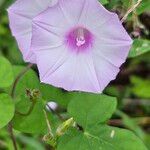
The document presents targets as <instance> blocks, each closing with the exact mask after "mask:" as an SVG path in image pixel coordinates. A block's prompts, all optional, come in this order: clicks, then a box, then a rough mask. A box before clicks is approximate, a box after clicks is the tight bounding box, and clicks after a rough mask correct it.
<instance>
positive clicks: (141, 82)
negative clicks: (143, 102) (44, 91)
mask: <svg viewBox="0 0 150 150" xmlns="http://www.w3.org/2000/svg"><path fill="white" fill-rule="evenodd" d="M131 83H132V84H133V87H132V92H133V93H134V95H136V96H138V97H140V98H147V99H149V98H150V80H148V79H142V78H139V77H136V76H133V77H131Z"/></svg>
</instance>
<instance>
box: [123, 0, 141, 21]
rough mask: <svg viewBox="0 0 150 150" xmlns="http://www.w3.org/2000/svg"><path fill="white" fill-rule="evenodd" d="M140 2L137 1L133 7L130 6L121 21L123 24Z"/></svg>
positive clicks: (139, 0)
mask: <svg viewBox="0 0 150 150" xmlns="http://www.w3.org/2000/svg"><path fill="white" fill-rule="evenodd" d="M141 2H142V0H138V2H137V3H136V4H135V5H133V6H131V7H130V8H129V10H128V11H127V12H126V13H125V15H124V17H123V18H122V19H121V22H124V21H125V20H126V19H127V17H128V15H129V14H130V13H131V12H133V11H134V10H135V9H136V8H137V7H138V6H139V5H140V3H141Z"/></svg>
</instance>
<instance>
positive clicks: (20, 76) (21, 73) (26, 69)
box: [11, 64, 33, 98]
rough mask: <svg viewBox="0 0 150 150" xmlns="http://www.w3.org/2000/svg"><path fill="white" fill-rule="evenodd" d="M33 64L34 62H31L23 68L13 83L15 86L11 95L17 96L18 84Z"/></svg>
mask: <svg viewBox="0 0 150 150" xmlns="http://www.w3.org/2000/svg"><path fill="white" fill-rule="evenodd" d="M32 66H33V64H29V65H28V66H27V67H26V68H25V69H23V70H22V71H21V72H20V73H19V74H18V76H17V77H16V79H15V81H14V84H13V87H12V91H11V96H12V98H14V97H15V90H16V86H17V84H18V82H19V80H20V79H21V78H22V76H23V75H24V74H25V73H26V72H27V71H28V70H29V69H30V68H31V67H32Z"/></svg>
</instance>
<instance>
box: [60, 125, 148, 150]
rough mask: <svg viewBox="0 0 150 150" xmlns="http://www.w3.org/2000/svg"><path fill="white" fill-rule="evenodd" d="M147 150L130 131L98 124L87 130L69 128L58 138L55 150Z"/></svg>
mask: <svg viewBox="0 0 150 150" xmlns="http://www.w3.org/2000/svg"><path fill="white" fill-rule="evenodd" d="M121 149H122V150H135V149H138V150H147V148H146V147H145V145H144V144H143V142H142V141H141V140H140V139H139V138H137V137H136V136H135V135H134V134H133V133H132V132H130V131H127V130H124V129H119V128H115V127H109V126H106V125H101V126H100V125H98V126H95V127H93V128H92V129H91V130H89V131H88V132H81V131H77V130H76V129H71V130H70V131H68V133H67V134H65V135H64V136H62V137H61V138H60V139H59V143H58V147H57V150H121Z"/></svg>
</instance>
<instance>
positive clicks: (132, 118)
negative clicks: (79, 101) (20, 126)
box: [0, 0, 150, 150]
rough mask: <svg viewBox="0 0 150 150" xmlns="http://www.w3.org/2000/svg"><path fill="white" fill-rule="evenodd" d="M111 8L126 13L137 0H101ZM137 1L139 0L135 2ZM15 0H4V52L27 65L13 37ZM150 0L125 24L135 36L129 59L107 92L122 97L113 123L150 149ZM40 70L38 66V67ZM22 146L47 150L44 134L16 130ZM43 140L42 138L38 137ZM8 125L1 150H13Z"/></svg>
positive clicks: (0, 27)
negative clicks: (9, 10) (10, 14)
mask: <svg viewBox="0 0 150 150" xmlns="http://www.w3.org/2000/svg"><path fill="white" fill-rule="evenodd" d="M101 2H102V3H103V4H104V5H105V7H107V8H108V9H109V10H111V11H114V12H116V13H118V15H119V16H120V18H121V17H122V16H123V15H124V14H125V12H126V11H127V10H128V8H129V7H130V6H131V3H132V2H133V1H131V0H101ZM134 2H136V0H135V1H134ZM11 3H13V0H0V55H3V56H4V57H6V58H7V59H8V60H9V61H10V62H11V63H12V64H14V65H26V64H25V63H24V61H23V59H22V55H21V54H20V51H19V49H18V47H17V44H16V41H15V39H14V38H13V37H12V35H11V33H10V29H9V25H8V17H7V11H6V9H7V8H8V6H9V5H10V4H11ZM149 10H150V0H143V1H142V3H141V5H140V6H139V7H138V8H137V9H136V11H134V12H133V13H132V14H130V15H129V17H128V19H127V20H126V21H125V23H124V26H125V28H126V29H127V31H128V33H129V34H130V36H131V37H132V38H133V39H134V44H133V47H132V49H131V51H130V54H129V58H128V60H127V62H126V63H125V64H124V65H123V66H122V69H121V72H120V73H119V75H118V77H117V79H116V80H115V81H113V82H111V83H110V85H109V86H108V87H107V88H106V90H105V93H106V94H108V95H112V96H116V97H117V98H118V103H119V105H118V109H120V110H121V111H118V112H117V113H116V114H115V115H114V116H113V118H112V119H111V120H110V122H109V124H110V125H114V126H118V127H124V128H128V129H131V130H133V131H134V132H135V133H136V134H137V135H138V136H139V137H140V138H141V139H143V141H144V143H145V144H146V145H147V147H148V148H149V149H150V11H149ZM35 71H36V68H35ZM16 136H17V140H18V143H19V144H20V146H19V147H21V149H24V150H33V149H35V150H44V149H46V147H47V146H46V145H45V144H44V143H43V142H41V137H40V135H35V134H34V135H32V134H23V133H19V134H18V132H17V131H16ZM37 139H39V140H37ZM12 149H13V147H12V142H11V140H10V137H9V134H8V132H7V128H4V129H0V150H12Z"/></svg>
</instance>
